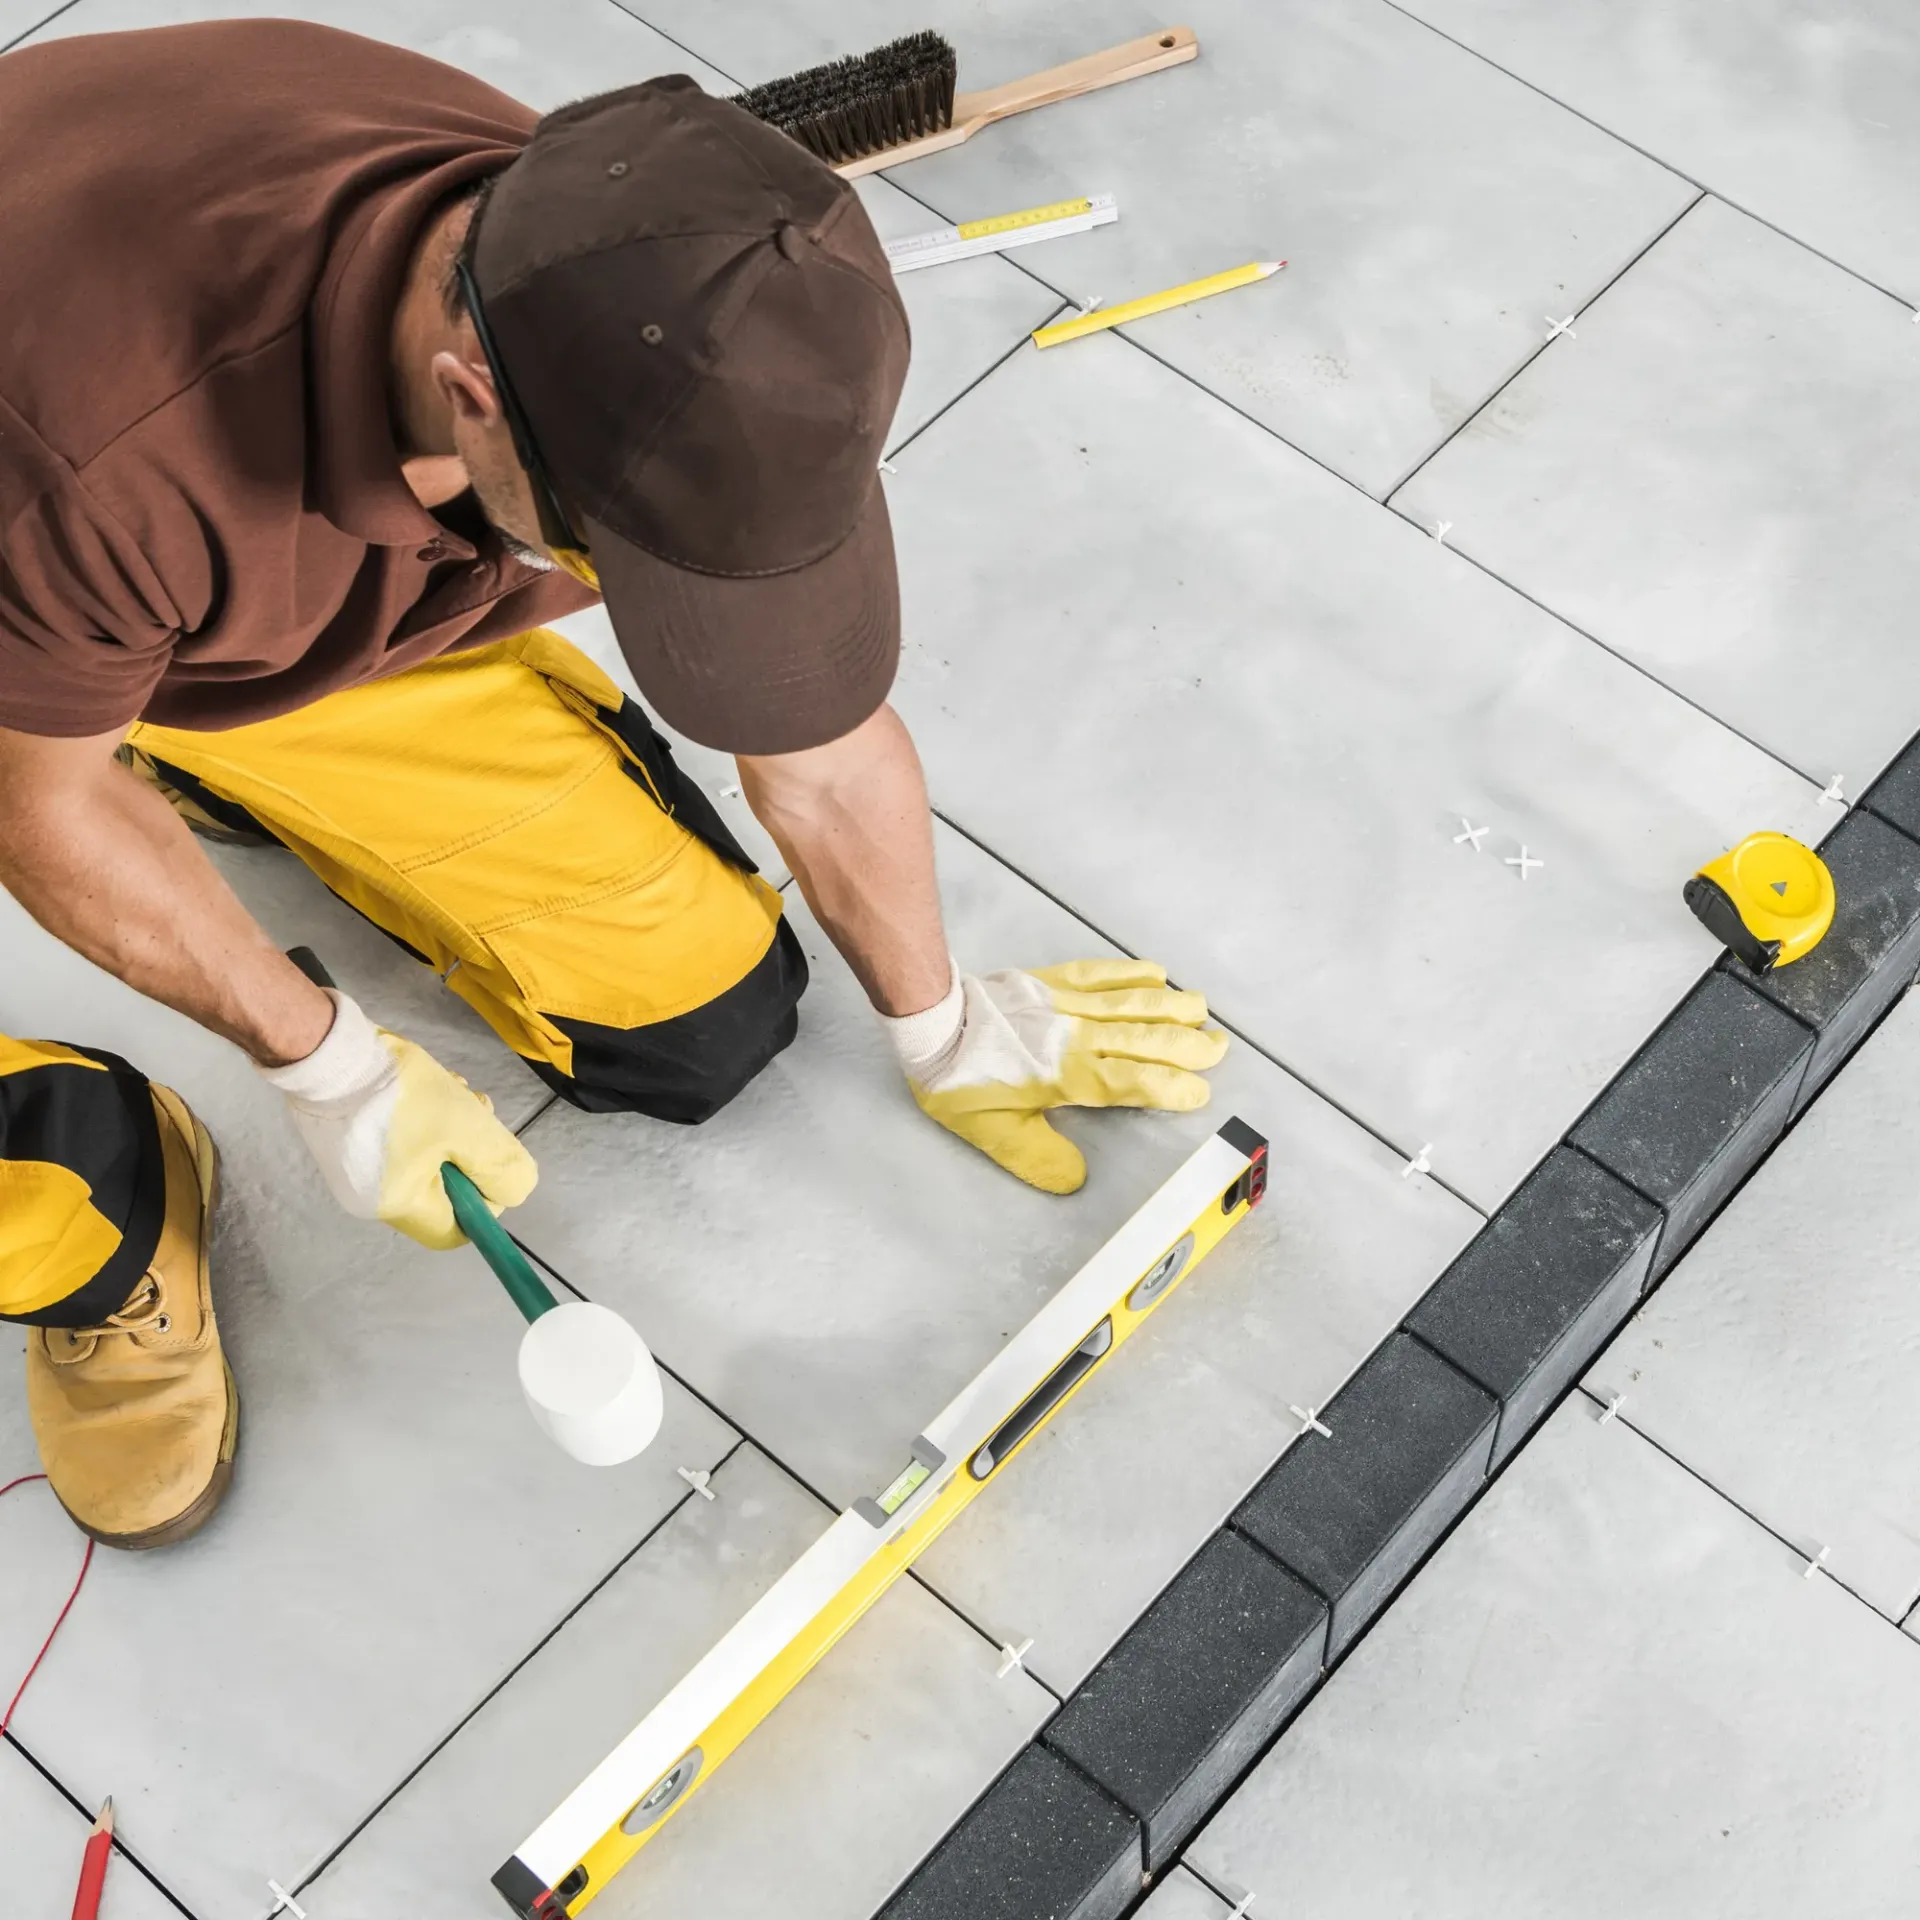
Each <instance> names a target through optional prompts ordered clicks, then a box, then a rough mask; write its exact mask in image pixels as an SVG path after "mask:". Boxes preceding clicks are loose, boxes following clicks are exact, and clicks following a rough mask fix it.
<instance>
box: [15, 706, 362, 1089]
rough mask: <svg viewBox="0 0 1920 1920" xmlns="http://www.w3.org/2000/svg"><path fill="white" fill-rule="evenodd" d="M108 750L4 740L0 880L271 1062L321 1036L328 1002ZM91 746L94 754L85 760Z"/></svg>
mask: <svg viewBox="0 0 1920 1920" xmlns="http://www.w3.org/2000/svg"><path fill="white" fill-rule="evenodd" d="M111 746H112V743H111V741H106V742H74V741H57V742H53V741H49V742H32V741H25V740H24V737H23V736H21V735H18V734H12V735H7V734H0V807H3V808H4V814H0V883H4V884H5V886H6V889H7V891H8V892H9V893H11V894H12V895H13V896H14V898H15V899H16V900H18V901H19V902H20V904H21V905H22V906H23V907H25V908H26V910H27V911H28V912H29V913H30V914H32V915H33V917H34V918H35V919H36V920H37V921H39V923H40V924H41V925H42V926H43V927H45V928H46V929H47V931H48V932H49V933H51V934H53V935H54V936H55V937H56V938H58V939H60V940H63V941H65V942H66V944H67V945H68V946H70V947H72V948H74V949H75V951H76V952H79V953H83V954H85V955H86V957H87V958H88V959H89V960H91V961H93V962H94V963H95V964H96V965H97V966H100V967H103V968H105V970H106V971H107V972H109V973H111V974H113V975H115V976H116V977H117V978H119V979H121V980H124V981H125V982H126V983H127V985H128V986H130V987H132V988H134V989H135V990H136V991H138V992H140V993H144V994H146V995H148V996H149V997H150V998H152V999H155V1000H159V1001H163V1002H164V1003H165V1004H166V1005H168V1006H170V1007H173V1008H176V1009H177V1010H178V1011H179V1012H181V1013H184V1014H186V1015H187V1016H188V1018H189V1019H192V1020H196V1021H198V1022H199V1023H200V1025H202V1026H203V1027H208V1028H211V1029H212V1030H213V1031H214V1032H215V1033H219V1034H224V1035H225V1036H226V1038H228V1039H229V1040H232V1041H234V1042H236V1043H237V1044H238V1045H239V1046H241V1047H243V1048H245V1049H246V1051H247V1052H248V1053H250V1054H251V1055H252V1056H253V1057H254V1058H255V1059H256V1060H259V1061H261V1062H262V1063H264V1064H266V1065H270V1066H277V1065H284V1064H285V1063H286V1062H288V1061H291V1060H298V1059H303V1058H304V1057H305V1056H306V1055H307V1054H309V1053H311V1052H312V1051H313V1049H314V1048H315V1047H317V1046H318V1045H319V1044H320V1042H321V1041H322V1040H323V1039H325V1038H326V1035H327V1029H328V1027H329V1026H330V1025H331V1023H332V1020H333V1003H332V1001H330V1000H329V999H328V998H327V996H326V995H325V994H324V993H322V992H321V991H320V989H319V988H317V987H316V986H314V985H313V984H312V983H311V982H310V981H309V980H307V979H306V977H305V976H304V975H303V974H302V973H301V972H300V971H299V969H298V968H296V967H294V966H292V965H291V964H290V963H289V962H288V961H287V959H286V957H285V956H284V955H283V954H282V953H281V952H280V951H279V949H278V948H277V947H275V945H274V944H273V942H272V941H271V940H270V939H269V938H268V937H267V935H266V933H265V931H264V930H263V929H262V928H261V927H260V926H259V925H258V924H257V923H256V922H255V921H254V919H253V918H252V916H251V915H250V914H249V913H248V912H247V910H246V909H245V908H244V907H243V906H242V905H241V904H240V902H239V901H238V900H237V899H236V898H235V897H234V894H233V891H232V889H231V888H229V887H228V885H227V883H226V882H225V881H224V880H223V879H221V877H220V875H219V874H218V873H217V872H215V870H214V868H213V866H212V864H211V863H210V862H209V861H208V859H207V857H206V855H205V854H204V853H203V852H202V851H201V850H200V848H199V847H198V846H197V845H196V844H195V842H194V838H193V835H192V833H191V832H190V831H189V830H188V828H187V827H186V825H185V824H184V822H182V821H181V820H180V819H179V818H178V816H177V815H176V814H175V813H174V811H173V809H172V808H171V807H170V806H168V804H167V803H166V801H165V800H164V799H163V798H162V797H161V796H160V795H159V794H158V793H156V792H155V791H154V790H153V789H152V788H151V787H149V786H147V785H146V783H145V782H143V781H142V780H140V779H139V778H138V776H136V775H135V774H132V773H130V772H128V771H127V769H126V768H124V767H121V766H117V765H115V764H114V763H113V761H112V759H111V757H110V755H111ZM88 747H92V748H96V749H97V753H96V755H95V756H93V757H92V758H91V759H90V758H88V757H87V756H86V755H84V754H83V753H82V752H80V751H79V750H80V749H84V748H88Z"/></svg>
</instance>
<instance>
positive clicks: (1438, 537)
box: [1433, 520, 1453, 547]
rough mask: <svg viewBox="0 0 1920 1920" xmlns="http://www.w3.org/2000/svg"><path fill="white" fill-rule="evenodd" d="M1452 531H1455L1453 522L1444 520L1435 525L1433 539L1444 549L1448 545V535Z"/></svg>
mask: <svg viewBox="0 0 1920 1920" xmlns="http://www.w3.org/2000/svg"><path fill="white" fill-rule="evenodd" d="M1452 531H1453V522H1452V521H1451V520H1442V521H1439V522H1438V523H1437V524H1436V525H1435V527H1434V529H1433V537H1434V539H1435V541H1437V542H1438V543H1439V545H1441V546H1443V547H1444V546H1445V545H1446V544H1447V535H1448V534H1450V533H1451V532H1452Z"/></svg>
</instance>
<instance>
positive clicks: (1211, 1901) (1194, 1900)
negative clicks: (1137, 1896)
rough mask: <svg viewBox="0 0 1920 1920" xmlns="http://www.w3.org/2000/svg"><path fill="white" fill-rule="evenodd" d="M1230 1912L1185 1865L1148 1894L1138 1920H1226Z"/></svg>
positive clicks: (1176, 1869)
mask: <svg viewBox="0 0 1920 1920" xmlns="http://www.w3.org/2000/svg"><path fill="white" fill-rule="evenodd" d="M1229 1912H1230V1909H1229V1908H1228V1906H1227V1903H1226V1902H1225V1901H1224V1900H1222V1899H1221V1898H1220V1897H1219V1896H1218V1895H1217V1894H1215V1893H1213V1892H1211V1891H1209V1889H1208V1888H1207V1887H1205V1886H1204V1885H1202V1884H1201V1882H1200V1881H1198V1880H1196V1879H1195V1878H1194V1877H1193V1875H1192V1874H1190V1873H1189V1872H1188V1871H1187V1870H1186V1868H1185V1867H1175V1868H1174V1870H1173V1871H1172V1872H1171V1873H1170V1874H1168V1875H1167V1876H1166V1878H1165V1879H1164V1880H1162V1881H1161V1882H1160V1884H1159V1885H1158V1886H1157V1887H1155V1888H1154V1890H1153V1891H1152V1892H1151V1893H1150V1894H1149V1895H1148V1896H1147V1899H1146V1903H1145V1904H1144V1905H1143V1906H1142V1907H1141V1908H1140V1913H1139V1920H1227V1916H1228V1914H1229Z"/></svg>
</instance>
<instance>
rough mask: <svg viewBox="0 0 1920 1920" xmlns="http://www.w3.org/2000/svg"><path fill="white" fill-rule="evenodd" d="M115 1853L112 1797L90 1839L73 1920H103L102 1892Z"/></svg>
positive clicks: (102, 1811) (110, 1796)
mask: <svg viewBox="0 0 1920 1920" xmlns="http://www.w3.org/2000/svg"><path fill="white" fill-rule="evenodd" d="M112 1853H113V1796H112V1795H111V1794H109V1795H108V1796H107V1804H106V1805H105V1806H104V1807H102V1808H101V1809H100V1818H99V1819H98V1820H96V1821H95V1822H94V1823H93V1832H92V1833H91V1834H90V1835H89V1836H88V1839H87V1852H86V1858H85V1859H83V1860H82V1861H81V1862H80V1890H79V1891H78V1892H77V1893H76V1894H75V1895H74V1896H73V1920H100V1889H101V1888H102V1887H104V1886H105V1885H106V1884H107V1861H108V1859H109V1857H110V1856H111V1855H112Z"/></svg>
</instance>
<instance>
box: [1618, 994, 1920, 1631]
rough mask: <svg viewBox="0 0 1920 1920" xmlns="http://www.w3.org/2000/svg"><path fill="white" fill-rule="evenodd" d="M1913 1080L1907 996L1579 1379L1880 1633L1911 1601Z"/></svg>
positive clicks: (1916, 1007) (1919, 1204) (1918, 1481)
mask: <svg viewBox="0 0 1920 1920" xmlns="http://www.w3.org/2000/svg"><path fill="white" fill-rule="evenodd" d="M1916 1074H1920V1000H1917V999H1914V998H1911V997H1909V998H1908V999H1907V1000H1906V1001H1905V1002H1904V1003H1903V1004H1902V1005H1900V1006H1898V1007H1896V1008H1895V1009H1894V1011H1893V1013H1892V1014H1891V1015H1890V1016H1889V1017H1888V1019H1887V1021H1886V1023H1885V1025H1883V1026H1882V1027H1881V1028H1880V1030H1879V1032H1878V1033H1877V1034H1876V1035H1875V1036H1874V1038H1873V1039H1872V1040H1870V1041H1869V1042H1868V1043H1867V1045H1866V1047H1865V1049H1864V1050H1863V1051H1862V1052H1860V1053H1858V1054H1856V1055H1855V1056H1854V1058H1853V1060H1852V1062H1851V1063H1850V1064H1849V1065H1847V1066H1846V1067H1845V1068H1843V1069H1842V1070H1841V1072H1840V1075H1839V1077H1838V1078H1837V1079H1836V1080H1835V1081H1834V1082H1833V1084H1832V1085H1831V1086H1829V1087H1828V1089H1827V1090H1826V1092H1825V1093H1824V1094H1822V1095H1821V1097H1820V1099H1819V1101H1818V1102H1817V1103H1816V1104H1815V1106H1814V1107H1813V1108H1812V1110H1811V1111H1810V1112H1809V1113H1808V1114H1807V1115H1806V1117H1805V1118H1804V1119H1803V1120H1802V1121H1801V1122H1800V1125H1799V1126H1798V1127H1797V1128H1796V1129H1795V1131H1794V1132H1793V1133H1792V1134H1790V1135H1789V1136H1788V1137H1787V1138H1786V1139H1785V1140H1784V1141H1782V1142H1781V1144H1780V1145H1779V1146H1778V1147H1777V1148H1776V1149H1775V1150H1774V1153H1773V1156H1772V1158H1771V1159H1769V1160H1768V1161H1767V1163H1766V1164H1765V1165H1764V1166H1763V1167H1761V1169H1760V1170H1759V1172H1758V1173H1756V1174H1755V1175H1754V1177H1753V1178H1752V1179H1751V1180H1750V1181H1749V1182H1748V1183H1747V1185H1746V1186H1745V1187H1744V1188H1743V1189H1742V1190H1741V1192H1740V1193H1739V1195H1738V1196H1737V1197H1736V1198H1735V1199H1734V1201H1733V1202H1732V1204H1731V1205H1730V1206H1729V1207H1728V1209H1727V1211H1726V1212H1725V1213H1723V1214H1722V1215H1721V1216H1720V1218H1719V1219H1718V1220H1717V1221H1716V1222H1715V1223H1714V1225H1713V1226H1712V1227H1710V1228H1709V1229H1708V1230H1707V1233H1706V1235H1705V1236H1704V1237H1703V1238H1702V1240H1701V1241H1700V1243H1699V1244H1698V1245H1697V1246H1696V1247H1695V1248H1694V1249H1693V1251H1692V1252H1691V1253H1689V1254H1688V1255H1687V1257H1686V1258H1685V1259H1684V1260H1683V1261H1682V1262H1681V1263H1680V1265H1679V1266H1678V1267H1677V1268H1675V1269H1674V1271H1673V1273H1672V1274H1671V1275H1669V1276H1668V1278H1667V1281H1666V1283H1665V1285H1664V1286H1663V1287H1662V1288H1661V1289H1660V1291H1659V1292H1658V1293H1657V1294H1655V1295H1654V1296H1653V1298H1652V1299H1650V1300H1649V1301H1648V1302H1647V1303H1646V1304H1645V1306H1643V1307H1642V1308H1641V1310H1640V1312H1639V1313H1638V1314H1637V1315H1636V1316H1635V1318H1634V1319H1633V1320H1632V1321H1630V1322H1629V1323H1628V1325H1627V1326H1626V1328H1625V1329H1624V1330H1623V1331H1622V1333H1621V1334H1620V1337H1619V1338H1618V1339H1617V1340H1616V1341H1615V1342H1614V1343H1613V1345H1612V1346H1611V1347H1610V1348H1609V1349H1608V1350H1607V1352H1606V1353H1604V1354H1603V1355H1602V1356H1601V1357H1600V1359H1599V1360H1597V1361H1596V1362H1595V1363H1594V1365H1593V1367H1592V1369H1591V1371H1590V1372H1589V1373H1588V1375H1587V1383H1588V1385H1589V1386H1590V1387H1592V1389H1593V1391H1594V1392H1596V1393H1598V1394H1600V1395H1601V1396H1602V1397H1603V1398H1607V1397H1610V1396H1611V1395H1613V1394H1616V1393H1617V1394H1620V1395H1621V1396H1622V1400H1621V1409H1620V1411H1621V1416H1622V1418H1624V1419H1630V1420H1632V1421H1633V1423H1634V1424H1635V1425H1636V1426H1638V1427H1641V1428H1643V1429H1644V1430H1645V1431H1646V1432H1647V1433H1648V1434H1650V1435H1651V1436H1652V1437H1653V1438H1654V1439H1655V1440H1657V1441H1658V1442H1659V1443H1660V1445H1661V1446H1663V1447H1665V1448H1667V1449H1668V1450H1669V1451H1670V1452H1672V1453H1674V1454H1676V1455H1678V1457H1679V1458H1680V1459H1682V1460H1684V1461H1685V1462H1686V1463H1687V1465H1688V1466H1690V1467H1692V1468H1693V1469H1694V1471H1695V1472H1696V1473H1699V1474H1701V1475H1703V1476H1704V1477H1705V1478H1706V1479H1707V1480H1709V1481H1710V1482H1712V1484H1713V1485H1714V1486H1716V1487H1718V1488H1720V1489H1721V1491H1722V1492H1724V1493H1725V1494H1726V1495H1727V1497H1728V1498H1729V1499H1731V1500H1734V1501H1736V1502H1737V1503H1738V1504H1739V1505H1741V1506H1742V1507H1744V1508H1746V1509H1747V1510H1748V1511H1749V1512H1750V1513H1753V1514H1755V1515H1756V1516H1758V1517H1759V1518H1760V1519H1761V1520H1763V1521H1765V1522H1766V1523H1767V1525H1769V1526H1771V1527H1773V1528H1775V1529H1776V1530H1777V1531H1778V1532H1780V1533H1781V1534H1782V1535H1784V1536H1785V1537H1786V1538H1788V1539H1790V1540H1792V1541H1793V1542H1794V1544H1795V1545H1796V1546H1804V1547H1805V1549H1806V1551H1807V1553H1808V1554H1809V1555H1812V1554H1814V1553H1817V1552H1818V1551H1819V1549H1820V1548H1821V1547H1823V1546H1824V1547H1827V1548H1829V1549H1830V1553H1829V1557H1828V1560H1827V1565H1828V1566H1829V1567H1831V1568H1832V1570H1833V1572H1834V1574H1835V1576H1836V1577H1837V1578H1839V1579H1840V1580H1842V1581H1844V1582H1845V1583H1846V1584H1847V1585H1848V1586H1850V1587H1852V1588H1853V1589H1854V1590H1855V1591H1856V1592H1857V1593H1859V1594H1860V1595H1862V1596H1863V1597H1864V1598H1865V1599H1866V1600H1868V1601H1870V1602H1871V1603H1872V1604H1873V1605H1874V1606H1876V1607H1878V1608H1879V1609H1880V1610H1881V1611H1882V1612H1883V1613H1885V1614H1887V1615H1889V1616H1890V1617H1891V1618H1893V1619H1895V1620H1898V1619H1901V1618H1902V1617H1904V1615H1905V1614H1906V1613H1907V1611H1908V1609H1909V1608H1911V1607H1912V1606H1913V1604H1914V1602H1915V1601H1916V1600H1920V1437H1917V1436H1916V1434H1915V1432H1914V1422H1913V1384H1914V1361H1915V1356H1916V1355H1917V1354H1920V1299H1917V1298H1916V1294H1915V1287H1914V1275H1915V1273H1916V1271H1920V1193H1917V1192H1916V1191H1915V1188H1914V1183H1913V1177H1912V1175H1913V1167H1914V1165H1915V1162H1916V1159H1920V1118H1917V1117H1916V1116H1915V1114H1914V1111H1913V1088H1914V1082H1915V1076H1916Z"/></svg>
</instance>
